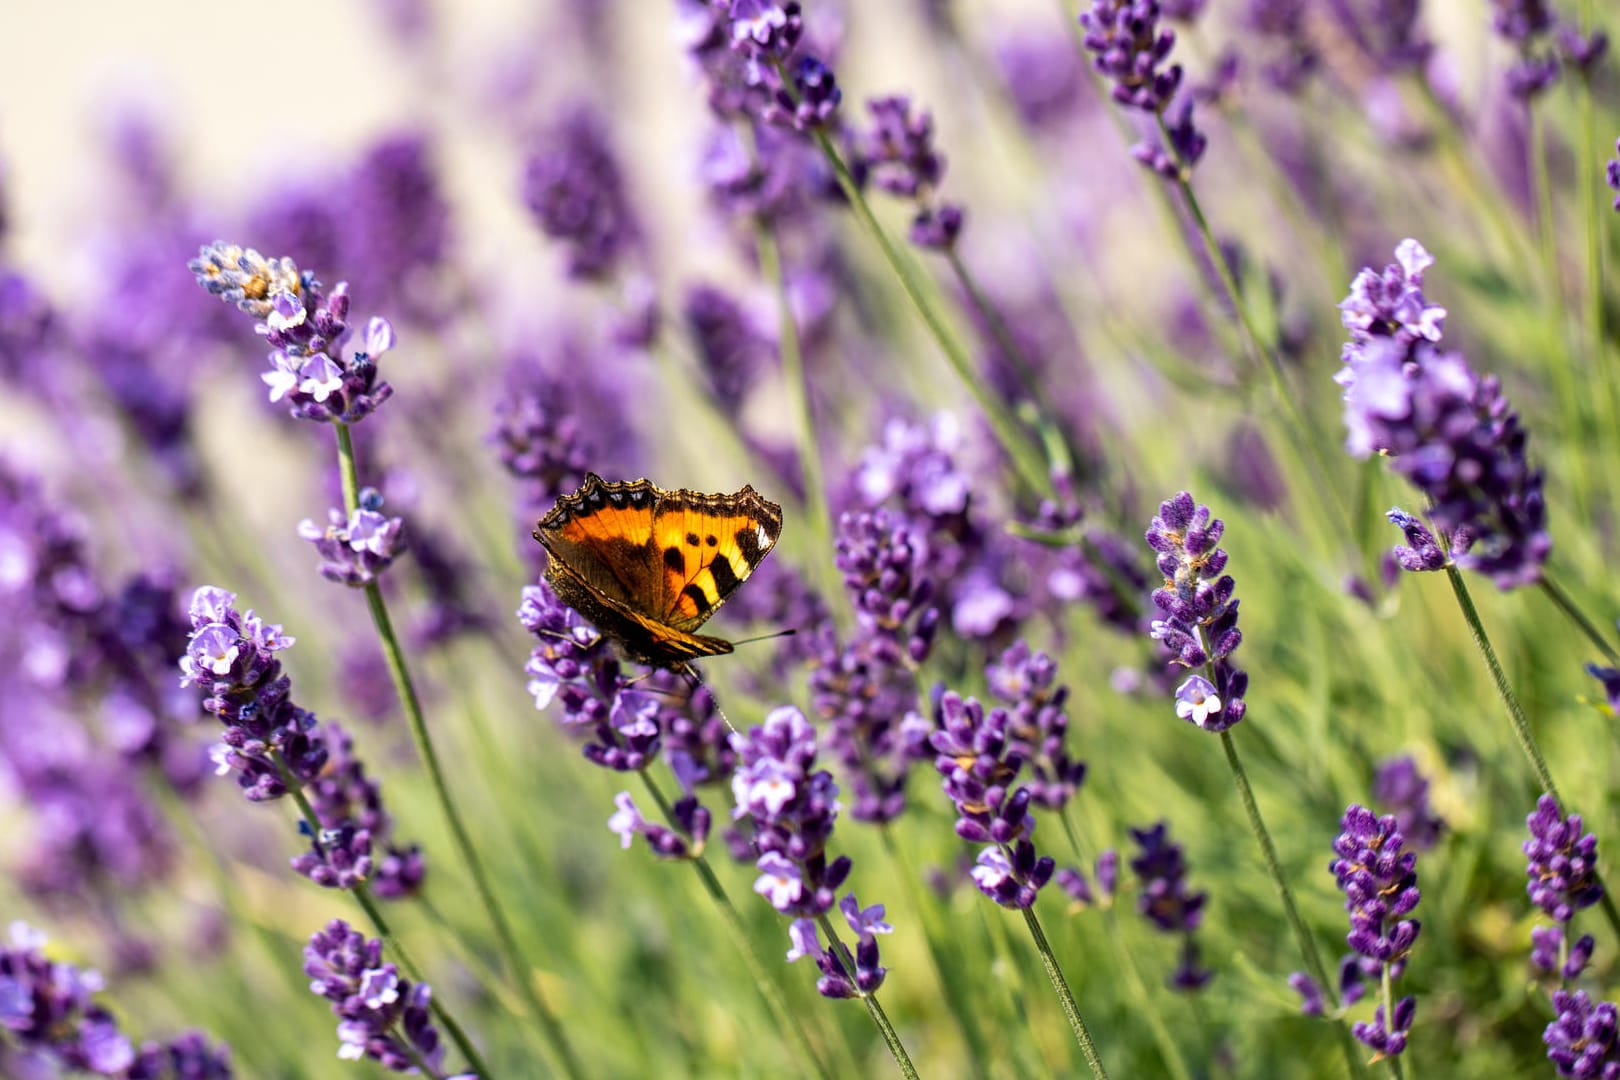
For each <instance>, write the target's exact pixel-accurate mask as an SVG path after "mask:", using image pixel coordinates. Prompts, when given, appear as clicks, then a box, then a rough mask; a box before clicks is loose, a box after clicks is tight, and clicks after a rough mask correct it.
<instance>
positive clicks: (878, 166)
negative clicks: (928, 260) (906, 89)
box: [856, 94, 963, 251]
mask: <svg viewBox="0 0 1620 1080" xmlns="http://www.w3.org/2000/svg"><path fill="white" fill-rule="evenodd" d="M866 108H867V111H868V112H870V113H871V114H872V126H871V127H870V128H868V129H867V130H866V131H865V132H863V133H862V134H861V136H860V138H859V142H858V144H857V145H858V149H857V152H856V153H857V161H858V164H859V167H860V170H859V171H860V174H861V175H863V176H865V177H866V178H867V179H868V180H869V181H870V182H871V183H873V184H875V185H876V186H878V187H879V188H882V189H883V190H884V191H887V192H889V193H890V194H891V195H897V196H899V197H901V198H903V199H910V200H911V201H912V202H913V203H915V204H916V214H915V216H914V217H913V218H912V222H911V242H912V243H914V244H916V245H917V246H918V247H922V248H928V249H931V250H934V251H951V250H953V249H954V248H955V247H956V241H957V238H958V237H960V236H961V234H962V224H963V214H962V208H961V207H960V206H958V205H956V204H954V203H945V202H936V201H935V199H934V192H935V191H936V190H937V189H938V188H939V182H940V180H941V179H942V178H943V177H944V175H945V157H944V155H943V154H941V153H939V151H938V150H936V149H935V148H934V118H933V116H932V115H930V114H929V113H928V112H927V111H926V110H919V111H916V112H913V110H912V107H911V99H910V98H908V97H906V96H905V95H903V94H895V95H892V96H890V97H882V98H873V99H872V100H871V101H868V102H867V103H866Z"/></svg>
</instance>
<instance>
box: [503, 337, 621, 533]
mask: <svg viewBox="0 0 1620 1080" xmlns="http://www.w3.org/2000/svg"><path fill="white" fill-rule="evenodd" d="M509 383H510V385H509V386H508V388H507V391H506V393H504V394H503V395H502V396H501V399H500V402H499V404H498V405H497V406H496V413H495V415H496V425H495V430H494V432H493V433H492V434H491V435H490V441H491V442H492V443H494V444H495V447H496V450H497V453H498V454H499V456H500V460H501V464H502V465H503V466H505V467H506V471H507V472H508V473H509V474H510V475H511V476H512V477H514V478H515V479H516V480H517V481H518V482H519V483H520V484H521V485H522V489H523V490H522V498H523V504H524V505H525V506H527V507H529V508H531V509H533V510H535V511H538V510H540V509H541V508H543V507H548V506H550V505H551V504H552V503H554V502H556V500H557V497H558V496H559V495H562V494H565V493H566V492H569V491H572V490H574V489H575V488H577V487H578V486H579V485H580V484H582V483H584V482H585V474H586V473H587V472H588V471H589V470H590V468H591V466H592V465H593V463H595V461H596V458H595V454H594V450H595V448H594V447H593V446H592V445H591V442H590V440H589V439H588V437H587V431H588V430H589V429H588V427H587V426H586V425H584V424H582V423H581V421H580V419H579V417H578V415H577V414H576V413H575V412H574V411H573V410H572V409H571V408H570V407H569V406H568V404H567V403H566V400H565V399H566V390H565V387H564V386H563V384H562V383H561V382H559V381H557V380H554V379H550V378H547V377H546V376H544V375H541V374H539V373H538V372H536V371H530V370H527V369H526V366H525V370H524V371H523V372H522V373H521V374H519V373H516V372H515V373H514V378H512V379H511V380H509Z"/></svg>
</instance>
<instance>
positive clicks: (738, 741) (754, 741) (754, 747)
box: [731, 706, 894, 998]
mask: <svg viewBox="0 0 1620 1080" xmlns="http://www.w3.org/2000/svg"><path fill="white" fill-rule="evenodd" d="M731 745H732V748H733V749H734V750H735V751H736V754H737V770H736V772H735V773H733V774H732V777H731V789H732V794H733V795H734V797H735V799H736V807H735V810H734V811H733V813H734V814H735V816H736V817H737V818H739V819H742V818H747V819H749V820H750V821H751V822H752V824H753V830H754V850H755V851H756V852H757V853H758V860H757V862H756V864H755V865H756V867H757V868H758V870H759V878H758V879H757V880H756V881H755V882H754V891H755V892H757V893H759V894H760V895H761V896H763V897H765V898H766V899H767V900H769V901H770V903H771V906H772V907H774V908H775V909H776V910H777V911H779V912H781V913H783V914H784V915H793V916H796V918H795V919H794V921H793V924H792V926H791V928H790V930H789V936H790V938H791V939H792V943H793V948H792V949H791V950H790V951H789V952H788V955H787V958H788V960H789V961H790V962H791V961H794V960H797V959H799V958H800V957H802V956H809V957H811V958H812V959H814V960H815V962H816V966H817V967H818V968H819V969H820V970H821V978H820V979H818V980H817V982H816V989H817V990H818V991H819V992H820V993H821V994H822V995H823V996H825V997H830V998H847V997H857V996H861V995H865V994H870V993H872V992H874V991H876V990H877V989H878V987H880V986H882V985H883V979H884V976H885V975H886V974H887V969H886V968H884V967H883V966H882V963H881V957H880V956H879V953H878V943H877V935H878V934H887V933H890V932H892V931H893V929H894V928H893V927H892V926H890V925H889V924H888V923H887V922H884V921H883V915H884V908H883V905H882V904H874V905H872V906H871V907H867V908H862V907H861V906H860V902H859V901H857V900H856V899H855V894H854V893H853V892H849V893H845V894H844V896H843V898H842V899H839V897H838V891H839V890H840V889H841V888H842V887H843V885H844V882H845V881H846V880H847V879H848V877H849V872H850V868H851V862H850V859H849V856H847V855H840V856H838V857H837V858H834V859H832V860H830V861H829V860H828V858H827V841H828V839H830V838H831V836H832V831H833V825H834V823H835V821H836V819H837V817H838V811H839V809H840V806H839V802H838V785H837V784H836V783H834V781H833V777H832V773H830V772H828V771H827V770H825V769H817V768H816V731H815V728H813V727H812V726H811V725H810V722H809V721H807V720H806V719H805V718H804V714H802V713H801V712H799V710H798V709H796V708H793V707H792V706H783V707H781V708H777V709H773V710H771V712H770V713H769V714H767V715H766V717H765V723H764V724H763V725H756V726H754V727H752V728H750V729H749V730H748V732H747V734H742V733H737V734H734V735H732V737H731ZM835 904H836V905H837V906H838V908H839V910H840V911H842V912H843V914H844V918H845V921H846V922H847V923H848V924H849V928H850V931H851V932H852V933H854V934H855V935H856V937H857V939H858V940H857V943H856V946H855V951H854V955H853V957H850V956H849V954H848V953H847V952H846V950H845V949H844V946H843V945H842V943H841V942H840V941H839V940H838V938H837V936H836V935H835V934H832V932H831V931H830V930H829V934H831V935H832V936H831V939H830V940H829V942H828V946H829V947H823V946H822V944H821V939H820V935H819V931H818V928H817V924H818V922H821V923H824V922H825V918H826V914H827V912H829V911H830V910H832V908H833V906H834V905H835ZM829 925H830V924H829ZM850 961H853V964H854V971H853V972H851V971H850V967H849V963H850Z"/></svg>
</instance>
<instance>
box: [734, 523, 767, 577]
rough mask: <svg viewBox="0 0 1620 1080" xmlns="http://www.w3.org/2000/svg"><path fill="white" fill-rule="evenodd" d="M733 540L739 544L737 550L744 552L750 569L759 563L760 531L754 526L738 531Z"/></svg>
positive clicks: (743, 555)
mask: <svg viewBox="0 0 1620 1080" xmlns="http://www.w3.org/2000/svg"><path fill="white" fill-rule="evenodd" d="M732 539H733V540H735V541H736V542H737V550H738V551H740V552H742V557H743V560H744V561H745V562H747V563H748V565H749V566H750V567H751V566H753V565H754V564H756V563H758V562H759V560H760V553H759V530H757V529H755V528H753V527H752V526H750V527H748V528H746V529H738V530H737V533H736V535H735V536H733V537H732Z"/></svg>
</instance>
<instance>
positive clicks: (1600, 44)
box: [1558, 25, 1609, 78]
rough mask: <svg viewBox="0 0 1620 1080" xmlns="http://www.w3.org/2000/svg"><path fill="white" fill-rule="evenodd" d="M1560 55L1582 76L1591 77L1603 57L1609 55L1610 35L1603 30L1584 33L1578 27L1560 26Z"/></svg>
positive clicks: (1566, 63) (1567, 64)
mask: <svg viewBox="0 0 1620 1080" xmlns="http://www.w3.org/2000/svg"><path fill="white" fill-rule="evenodd" d="M1558 55H1559V57H1560V58H1561V59H1562V60H1563V62H1564V64H1565V65H1566V66H1568V67H1570V68H1573V69H1574V70H1575V71H1576V72H1578V73H1579V74H1580V75H1581V77H1582V78H1591V76H1592V73H1593V72H1594V71H1596V70H1597V66H1598V64H1599V63H1600V62H1602V60H1603V58H1604V57H1605V56H1607V55H1609V35H1608V34H1606V33H1604V32H1603V31H1602V30H1593V31H1592V32H1591V33H1590V34H1583V33H1581V32H1580V29H1579V28H1578V27H1574V26H1568V25H1565V26H1560V27H1559V28H1558Z"/></svg>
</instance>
